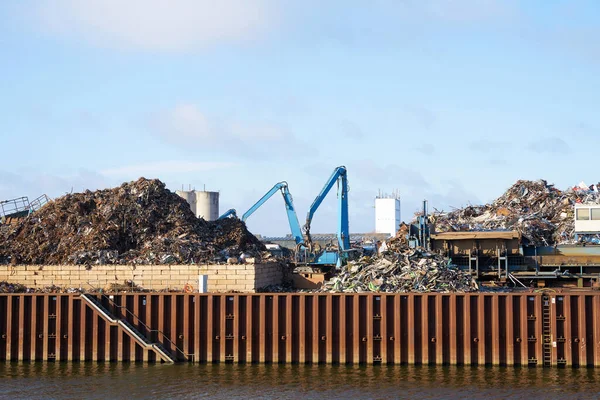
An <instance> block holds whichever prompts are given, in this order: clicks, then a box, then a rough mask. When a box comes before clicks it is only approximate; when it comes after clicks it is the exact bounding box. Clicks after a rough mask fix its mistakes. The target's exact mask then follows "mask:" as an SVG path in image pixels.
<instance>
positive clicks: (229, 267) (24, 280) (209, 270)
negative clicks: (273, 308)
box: [0, 263, 283, 293]
mask: <svg viewBox="0 0 600 400" xmlns="http://www.w3.org/2000/svg"><path fill="white" fill-rule="evenodd" d="M282 271H283V270H282V267H281V265H280V264H278V263H256V264H254V263H251V264H208V265H207V264H203V265H136V266H132V265H94V266H91V267H86V266H84V265H15V266H13V265H2V266H0V281H7V282H9V283H21V284H24V285H25V286H27V287H31V288H36V289H42V288H44V287H46V286H50V285H56V286H60V287H65V288H66V287H70V288H83V289H86V290H90V289H92V288H103V289H105V290H108V289H109V288H110V285H111V284H125V283H126V282H127V281H133V282H134V283H135V284H136V285H139V286H141V287H143V288H145V289H151V290H181V291H183V288H184V286H185V285H186V284H189V285H191V286H192V288H193V291H194V292H197V291H198V278H199V276H200V275H208V291H209V292H231V291H236V292H247V293H253V292H256V291H257V290H258V289H260V288H262V287H265V286H268V285H273V284H281V281H282V277H283V272H282Z"/></svg>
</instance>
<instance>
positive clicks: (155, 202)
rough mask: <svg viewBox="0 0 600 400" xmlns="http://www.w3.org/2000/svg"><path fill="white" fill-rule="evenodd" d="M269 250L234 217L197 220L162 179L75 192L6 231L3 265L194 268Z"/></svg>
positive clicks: (0, 252) (0, 242) (0, 244)
mask: <svg viewBox="0 0 600 400" xmlns="http://www.w3.org/2000/svg"><path fill="white" fill-rule="evenodd" d="M264 250H265V248H264V246H263V245H262V244H261V243H260V241H259V240H258V239H257V238H256V237H255V236H254V235H252V234H251V233H250V232H249V231H248V230H247V229H246V225H245V224H244V223H243V222H242V221H240V220H238V219H234V218H227V219H223V220H218V221H205V220H203V219H201V218H196V216H195V215H194V213H193V212H192V211H191V209H190V207H189V205H188V204H187V202H186V201H185V200H184V199H182V198H181V197H179V196H178V195H177V194H175V193H173V192H171V191H169V190H168V189H166V188H165V184H164V183H162V182H161V181H159V180H157V179H154V180H149V179H145V178H140V179H139V180H137V181H135V182H129V183H124V184H122V185H121V186H120V187H117V188H115V189H105V190H98V191H95V192H91V191H86V192H84V193H74V194H67V195H65V196H63V197H61V198H58V199H56V200H54V201H52V202H50V203H48V204H46V205H45V206H44V207H42V208H41V209H40V210H38V211H36V212H35V213H34V214H32V215H30V216H28V217H27V218H25V219H24V220H23V221H21V222H20V223H19V224H17V225H14V226H7V227H3V229H1V230H0V264H9V263H10V264H14V265H16V264H47V265H51V264H78V265H87V264H174V263H176V264H189V263H202V262H220V261H225V260H227V258H229V257H238V256H239V255H240V254H241V253H242V252H244V253H246V254H248V255H251V256H254V257H259V258H260V256H261V253H262V251H264Z"/></svg>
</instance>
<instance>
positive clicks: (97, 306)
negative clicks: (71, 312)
mask: <svg viewBox="0 0 600 400" xmlns="http://www.w3.org/2000/svg"><path fill="white" fill-rule="evenodd" d="M81 299H82V300H83V301H85V302H86V303H87V304H88V306H90V307H91V308H92V309H94V310H95V311H96V312H97V313H98V314H99V315H100V316H101V317H102V318H103V319H104V320H105V321H106V322H108V323H109V324H111V325H118V326H120V327H121V328H123V330H124V331H125V332H126V333H127V334H128V335H129V336H130V337H131V338H132V339H133V340H135V342H136V343H137V344H139V345H140V346H141V347H142V348H143V349H145V350H152V351H154V352H155V353H156V355H157V356H159V357H160V358H161V359H162V361H164V362H166V363H169V364H174V363H175V359H174V358H173V357H172V356H171V355H170V354H169V352H168V351H167V350H166V349H165V348H164V347H163V346H162V344H160V343H152V342H151V341H150V340H148V338H147V337H146V336H144V335H143V334H142V333H141V332H140V331H138V330H137V328H136V327H134V326H133V325H132V324H131V323H129V322H128V321H126V320H124V319H119V318H117V317H116V316H115V315H114V314H112V313H111V312H110V311H109V310H108V309H107V308H106V307H104V306H103V305H102V303H101V302H100V301H99V300H98V299H97V298H96V297H95V296H94V295H92V294H87V293H84V294H82V295H81Z"/></svg>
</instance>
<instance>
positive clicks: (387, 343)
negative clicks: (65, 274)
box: [0, 291, 600, 366]
mask: <svg viewBox="0 0 600 400" xmlns="http://www.w3.org/2000/svg"><path fill="white" fill-rule="evenodd" d="M112 296H113V299H112V300H109V299H108V298H105V297H102V296H99V297H98V298H99V300H101V301H102V304H103V306H104V307H105V308H106V309H107V310H109V312H111V313H112V314H113V315H114V317H115V318H116V319H117V320H118V319H121V320H123V321H127V323H129V324H131V326H133V327H134V328H135V329H137V330H138V331H139V332H141V333H142V334H143V335H145V336H146V338H147V339H148V340H149V341H150V342H158V343H160V344H162V346H163V347H164V348H165V349H166V351H167V352H168V353H170V354H172V356H173V357H175V358H176V359H178V360H179V361H190V362H207V363H213V362H216V363H226V362H245V363H252V362H258V363H301V364H302V363H315V364H316V363H326V364H332V363H333V364H346V363H351V364H379V363H381V364H436V365H455V364H457V365H469V364H474V365H484V364H489V365H531V366H562V365H566V366H600V311H599V310H600V294H599V293H596V292H590V291H588V292H583V291H581V292H564V293H554V292H546V293H531V292H520V293H467V294H440V293H415V294H412V293H402V294H386V293H368V294H367V293H365V294H347V293H333V294H324V293H275V294H269V293H267V294H233V293H228V294H182V293H123V294H113V295H112ZM130 335H131V333H130V332H129V333H128V332H127V331H126V330H125V329H124V328H123V327H122V326H121V325H120V324H117V323H115V322H114V320H113V321H112V322H111V321H109V320H107V319H105V317H103V316H102V315H99V314H98V312H97V311H96V310H94V309H92V308H91V307H90V306H89V305H88V304H87V303H86V302H84V301H83V300H82V299H81V298H80V297H79V295H77V294H2V295H0V360H7V361H15V360H32V361H33V360H37V361H41V360H46V361H55V360H56V361H86V360H90V361H139V362H143V361H157V360H159V359H160V358H157V356H156V355H155V354H154V351H152V350H148V348H143V347H142V346H140V344H139V343H138V342H137V341H136V340H139V339H135V338H133V337H132V336H130Z"/></svg>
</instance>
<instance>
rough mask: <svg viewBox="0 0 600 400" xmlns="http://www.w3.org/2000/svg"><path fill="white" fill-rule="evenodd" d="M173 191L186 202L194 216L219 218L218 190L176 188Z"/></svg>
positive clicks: (211, 219)
mask: <svg viewBox="0 0 600 400" xmlns="http://www.w3.org/2000/svg"><path fill="white" fill-rule="evenodd" d="M175 193H177V195H179V196H180V197H182V198H183V199H185V201H187V202H188V204H189V205H190V209H191V210H192V212H193V213H194V214H195V215H196V217H198V218H204V219H205V220H207V221H214V220H216V219H217V218H219V192H207V191H200V190H177V191H176V192H175Z"/></svg>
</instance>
